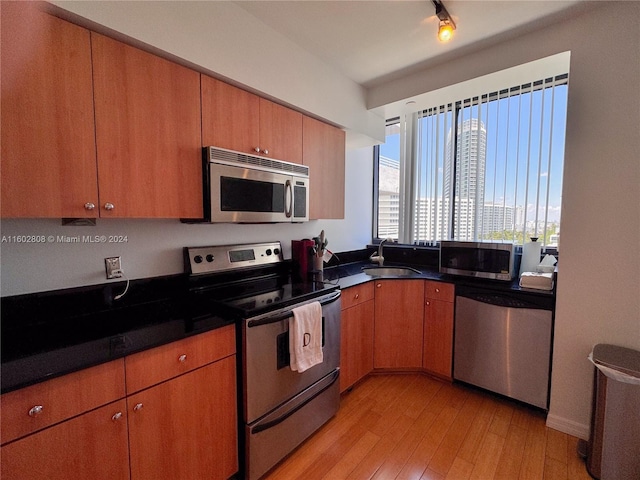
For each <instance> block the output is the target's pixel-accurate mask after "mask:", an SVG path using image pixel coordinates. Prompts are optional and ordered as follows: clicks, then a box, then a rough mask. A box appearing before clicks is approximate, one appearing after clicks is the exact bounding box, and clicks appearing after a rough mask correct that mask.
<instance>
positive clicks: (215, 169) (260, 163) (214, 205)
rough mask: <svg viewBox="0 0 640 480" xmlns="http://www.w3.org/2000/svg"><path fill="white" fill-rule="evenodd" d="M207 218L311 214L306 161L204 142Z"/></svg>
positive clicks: (256, 219) (268, 219)
mask: <svg viewBox="0 0 640 480" xmlns="http://www.w3.org/2000/svg"><path fill="white" fill-rule="evenodd" d="M204 169H205V175H204V177H205V185H204V192H205V193H204V195H205V205H204V211H205V221H208V222H212V223H216V222H224V223H279V222H285V223H292V222H306V221H308V220H309V207H308V205H309V167H307V166H305V165H299V164H296V163H290V162H284V161H281V160H275V159H271V158H266V157H259V156H256V155H248V154H244V153H240V152H234V151H232V150H226V149H222V148H217V147H205V148H204Z"/></svg>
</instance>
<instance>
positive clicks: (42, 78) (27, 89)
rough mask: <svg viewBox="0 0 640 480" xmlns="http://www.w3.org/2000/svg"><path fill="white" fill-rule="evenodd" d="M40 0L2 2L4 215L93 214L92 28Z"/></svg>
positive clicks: (0, 128)
mask: <svg viewBox="0 0 640 480" xmlns="http://www.w3.org/2000/svg"><path fill="white" fill-rule="evenodd" d="M35 5H36V3H35V2H1V6H0V8H1V9H2V15H1V18H2V27H1V31H2V33H1V35H2V39H1V42H0V44H1V49H2V69H1V70H2V74H1V75H2V80H1V82H2V100H1V102H2V105H1V110H2V115H1V118H2V119H1V126H0V131H1V143H2V162H1V163H2V164H1V170H0V177H1V179H2V188H1V190H2V216H3V217H42V218H45V217H50V218H61V217H96V216H97V209H93V210H87V209H86V208H85V204H94V205H97V204H98V184H97V178H98V177H97V172H96V150H95V131H94V119H93V86H92V80H91V45H90V41H89V31H88V30H85V29H84V28H81V27H78V26H76V25H73V24H71V23H68V22H65V21H63V20H60V19H58V18H55V17H52V16H50V15H48V14H46V13H43V12H41V11H39V10H38V9H37V7H36V6H35ZM89 207H90V205H89Z"/></svg>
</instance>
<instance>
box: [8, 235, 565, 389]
mask: <svg viewBox="0 0 640 480" xmlns="http://www.w3.org/2000/svg"><path fill="white" fill-rule="evenodd" d="M371 251H372V247H371V246H369V247H368V248H367V249H363V250H357V251H353V252H343V253H340V254H339V255H340V261H339V262H338V261H337V260H333V261H332V262H331V263H330V264H329V265H328V266H326V267H325V269H324V272H323V278H322V280H323V281H324V282H325V283H329V284H332V285H336V284H337V285H338V286H339V287H340V288H342V289H344V288H349V287H352V286H355V285H359V284H362V283H365V282H369V281H376V280H379V279H382V278H398V279H399V278H419V279H426V280H435V281H442V282H449V283H454V284H455V285H456V286H457V287H458V286H469V287H475V288H482V289H485V290H486V289H489V290H492V291H496V292H510V293H511V294H518V295H527V296H537V297H542V298H545V297H546V298H547V299H548V301H554V300H555V292H545V291H535V292H531V291H525V290H523V289H521V288H520V287H519V286H518V282H517V279H516V280H515V281H513V282H501V281H490V280H478V279H473V278H468V279H467V278H464V277H453V276H450V275H443V274H441V273H439V272H438V267H437V258H436V257H434V253H435V250H434V249H428V248H427V249H417V248H412V247H393V246H389V247H385V258H387V259H388V261H385V266H410V267H412V268H414V269H416V270H418V271H419V272H420V273H417V274H416V275H415V276H410V277H394V276H390V277H372V276H370V275H367V274H365V273H363V271H362V268H363V267H365V266H375V265H374V264H372V263H371V262H370V261H368V257H369V255H370V253H371ZM434 258H436V259H435V260H434ZM123 290H124V282H115V283H108V284H103V285H96V286H89V287H80V288H72V289H64V290H56V291H51V292H41V293H34V294H26V295H16V296H11V297H3V298H2V299H0V301H1V311H2V321H1V322H0V324H1V327H2V332H1V341H2V345H1V347H2V348H1V353H2V365H1V370H0V380H1V391H2V393H6V392H9V391H12V390H16V389H19V388H22V387H25V386H28V385H32V384H34V383H38V382H41V381H44V380H47V379H50V378H54V377H57V376H61V375H64V374H67V373H71V372H74V371H77V370H81V369H83V368H87V367H91V366H94V365H98V364H100V363H104V362H107V361H110V360H114V359H117V358H122V357H124V356H126V355H129V354H132V353H135V352H138V351H142V350H145V349H148V348H152V347H155V346H159V345H162V344H165V343H169V342H173V341H176V340H180V339H182V338H185V337H188V336H191V335H196V334H198V333H202V332H205V331H208V330H211V329H214V328H219V327H221V326H224V325H229V324H231V323H234V320H233V319H230V318H228V317H226V316H225V315H224V313H223V312H221V311H220V312H218V311H209V310H207V311H206V312H204V311H198V309H197V308H195V307H194V306H193V303H192V302H191V301H190V299H189V286H188V278H187V276H186V275H173V276H167V277H158V278H150V279H142V280H133V281H131V285H130V288H129V292H128V293H127V295H126V296H125V297H123V298H122V299H121V300H117V301H116V300H114V297H115V295H116V294H118V293H121V292H122V291H123Z"/></svg>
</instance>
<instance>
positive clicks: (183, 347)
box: [0, 325, 238, 480]
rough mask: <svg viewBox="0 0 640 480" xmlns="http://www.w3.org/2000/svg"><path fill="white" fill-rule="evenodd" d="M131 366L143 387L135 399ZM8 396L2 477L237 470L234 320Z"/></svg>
mask: <svg viewBox="0 0 640 480" xmlns="http://www.w3.org/2000/svg"><path fill="white" fill-rule="evenodd" d="M174 364H175V365H174ZM125 365H126V366H125ZM179 369H182V370H179ZM184 369H188V370H187V371H185V370H184ZM160 370H162V371H164V372H166V373H167V375H166V376H164V377H158V376H157V375H156V374H155V372H157V371H160ZM125 371H126V373H127V377H126V378H127V379H137V380H136V381H133V382H131V388H139V389H140V390H139V391H137V392H136V393H133V394H129V395H127V396H125ZM144 372H146V373H147V375H146V376H147V379H148V382H147V383H145V382H143V381H142V380H141V378H142V377H143V376H144ZM176 372H177V373H176ZM181 372H184V373H181ZM129 374H130V375H129ZM151 385H153V386H151ZM129 391H131V390H129ZM0 401H1V406H2V411H1V414H2V444H3V445H2V447H1V449H0V454H1V455H2V467H1V475H0V478H2V479H3V480H40V479H42V480H45V479H46V480H69V479H74V480H75V479H78V480H80V479H82V480H84V479H91V480H127V479H132V480H144V479H149V480H157V479H205V478H206V479H208V480H216V479H220V480H223V479H227V478H229V477H231V476H232V475H233V474H235V473H236V472H237V471H238V433H237V432H238V424H237V413H236V412H237V403H236V355H235V330H234V326H233V325H229V326H226V327H222V328H219V329H216V330H212V331H210V332H206V333H202V334H200V335H197V336H193V337H188V338H186V339H183V340H179V341H176V342H173V343H170V344H167V345H163V346H160V347H156V348H153V349H150V350H145V351H144V352H139V353H136V354H133V355H130V356H129V357H126V358H125V359H118V360H114V361H112V362H109V363H105V364H102V365H98V366H95V367H91V368H87V369H85V370H81V371H79V372H75V373H71V374H69V375H65V376H62V377H58V378H55V379H52V380H48V381H46V382H41V383H38V384H36V385H33V386H30V387H26V388H23V389H21V390H16V391H13V392H9V393H6V394H4V395H2V397H0ZM36 408H38V411H34V410H35V409H36Z"/></svg>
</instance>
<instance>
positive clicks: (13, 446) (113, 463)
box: [0, 400, 166, 480]
mask: <svg viewBox="0 0 640 480" xmlns="http://www.w3.org/2000/svg"><path fill="white" fill-rule="evenodd" d="M125 408H126V402H125V401H124V400H120V401H118V402H114V403H111V404H109V405H106V406H104V407H101V408H98V409H97V410H93V411H91V412H89V413H85V414H83V415H80V416H78V417H75V418H73V419H71V420H67V421H66V422H62V423H59V424H58V425H55V426H53V427H50V428H47V429H46V430H42V431H41V432H38V433H34V434H33V435H30V436H28V437H25V438H22V439H21V440H18V441H16V442H13V443H9V444H7V445H4V446H3V447H2V449H1V450H0V452H1V454H2V475H1V476H2V478H3V480H22V479H29V480H68V479H70V478H73V479H92V480H125V479H128V478H129V451H128V448H127V420H126V417H125V415H126V411H125ZM118 414H119V415H118ZM156 478H161V477H156ZM165 478H166V477H165Z"/></svg>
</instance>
